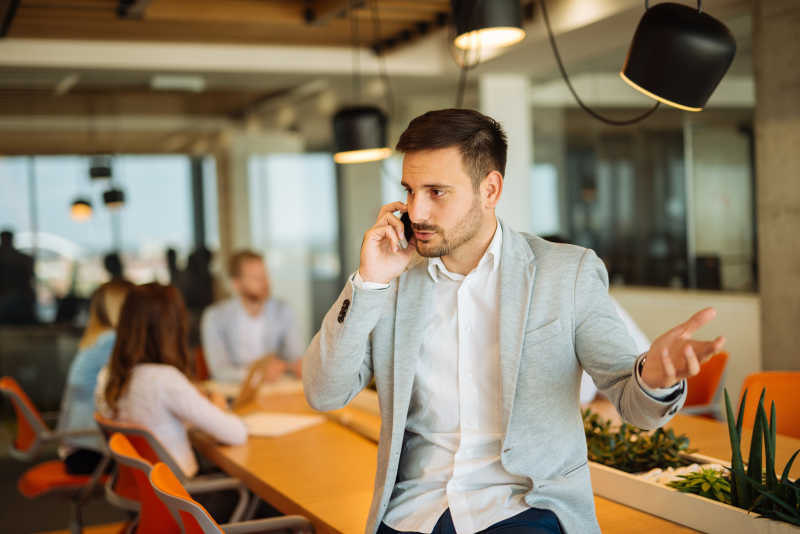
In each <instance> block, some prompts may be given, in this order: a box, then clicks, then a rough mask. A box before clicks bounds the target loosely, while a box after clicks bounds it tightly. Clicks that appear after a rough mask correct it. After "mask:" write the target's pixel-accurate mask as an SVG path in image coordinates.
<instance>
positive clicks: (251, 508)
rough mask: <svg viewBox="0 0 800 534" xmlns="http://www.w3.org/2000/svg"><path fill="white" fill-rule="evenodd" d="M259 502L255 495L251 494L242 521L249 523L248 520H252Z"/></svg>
mask: <svg viewBox="0 0 800 534" xmlns="http://www.w3.org/2000/svg"><path fill="white" fill-rule="evenodd" d="M260 502H261V499H259V498H258V496H257V495H255V494H253V495H251V496H250V504H248V506H247V511H246V512H245V513H244V517H243V518H242V521H249V520H250V519H253V516H254V515H256V509H257V508H258V503H260Z"/></svg>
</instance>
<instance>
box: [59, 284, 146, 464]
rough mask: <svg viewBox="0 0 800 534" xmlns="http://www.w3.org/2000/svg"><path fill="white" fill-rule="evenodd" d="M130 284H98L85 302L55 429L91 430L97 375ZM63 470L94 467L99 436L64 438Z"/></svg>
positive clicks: (100, 446)
mask: <svg viewBox="0 0 800 534" xmlns="http://www.w3.org/2000/svg"><path fill="white" fill-rule="evenodd" d="M132 287H133V284H131V283H130V282H125V281H117V280H113V281H111V282H106V283H105V284H103V285H101V286H100V287H98V288H97V289H96V290H95V292H94V294H93V295H92V300H91V304H90V306H89V322H88V324H87V326H86V331H85V332H84V334H83V337H82V338H81V341H80V345H79V348H80V351H79V352H78V354H77V355H76V356H75V358H74V359H73V360H72V363H71V364H70V367H69V373H68V374H67V383H66V385H65V387H64V395H63V397H62V399H61V410H60V412H59V415H58V426H57V429H58V431H59V432H69V431H76V430H92V429H96V428H97V426H96V424H95V422H94V418H93V414H94V411H95V404H94V391H95V387H96V385H97V375H98V373H99V372H100V369H102V368H103V366H104V365H106V363H108V359H109V358H110V357H111V352H112V350H113V349H114V343H115V340H116V333H115V331H114V328H115V327H116V325H117V320H118V318H119V312H120V308H122V304H123V302H124V301H125V297H126V295H127V294H128V291H129V290H130V289H131V288H132ZM59 455H60V456H61V457H62V458H63V459H64V461H65V463H66V467H67V471H68V472H70V473H72V474H86V473H91V472H92V471H94V469H95V467H97V464H98V463H99V462H100V460H101V459H102V457H103V443H102V438H101V437H100V436H99V435H98V436H81V437H73V438H69V439H66V440H64V442H63V443H62V444H61V447H60V448H59Z"/></svg>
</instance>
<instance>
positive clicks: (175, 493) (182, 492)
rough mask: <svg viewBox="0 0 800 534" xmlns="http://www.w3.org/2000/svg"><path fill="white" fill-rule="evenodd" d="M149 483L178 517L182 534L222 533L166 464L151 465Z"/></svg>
mask: <svg viewBox="0 0 800 534" xmlns="http://www.w3.org/2000/svg"><path fill="white" fill-rule="evenodd" d="M150 484H151V485H152V486H153V489H154V490H155V492H156V495H158V497H159V498H160V499H161V502H163V503H164V505H166V507H167V508H169V510H170V512H172V515H173V516H175V517H180V519H181V522H182V523H183V532H184V534H219V533H222V529H221V528H220V526H219V525H218V524H217V522H216V521H214V518H213V517H211V514H209V513H208V512H207V511H206V509H205V508H203V506H202V505H201V504H200V503H198V502H197V501H195V500H194V499H192V497H191V496H190V495H189V493H188V492H187V491H186V488H184V487H183V485H182V484H181V483H180V481H179V480H178V479H177V477H176V476H175V474H174V473H173V472H172V470H171V469H170V468H169V467H167V465H166V464H164V463H161V462H159V463H157V464H156V465H154V466H153V469H152V470H151V471H150Z"/></svg>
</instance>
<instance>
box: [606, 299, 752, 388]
mask: <svg viewBox="0 0 800 534" xmlns="http://www.w3.org/2000/svg"><path fill="white" fill-rule="evenodd" d="M610 293H611V295H612V296H613V297H614V298H615V299H617V301H619V303H620V304H621V305H622V307H623V308H625V310H627V311H628V313H630V315H631V317H633V319H634V320H635V321H636V323H637V324H638V325H639V327H641V329H642V331H643V332H644V333H645V334H647V336H648V337H649V338H650V339H651V340H652V339H655V338H656V337H658V336H659V335H660V334H662V333H663V332H665V331H667V330H669V329H670V328H672V327H673V326H675V325H677V324H679V323H681V322H683V321H685V320H686V319H688V318H689V317H691V315H692V314H693V313H694V312H696V311H699V310H701V309H703V308H705V307H708V306H713V307H714V308H716V310H717V317H716V318H715V319H714V320H713V321H712V322H710V323H709V324H707V325H706V326H704V327H703V328H701V329H700V330H698V331H697V333H696V334H695V336H694V337H695V339H713V338H715V337H716V336H725V339H726V342H725V350H727V351H728V353H729V354H730V358H729V359H728V367H727V370H726V374H725V387H727V388H728V392H729V393H730V395H731V399H736V398H738V396H739V390H740V389H741V387H742V382H743V381H744V378H745V377H746V376H747V375H748V374H750V373H756V372H758V371H760V370H761V319H760V317H761V301H760V298H759V296H758V295H757V294H755V293H720V292H713V291H685V290H669V289H656V288H631V287H612V288H611V291H610ZM734 402H735V401H734Z"/></svg>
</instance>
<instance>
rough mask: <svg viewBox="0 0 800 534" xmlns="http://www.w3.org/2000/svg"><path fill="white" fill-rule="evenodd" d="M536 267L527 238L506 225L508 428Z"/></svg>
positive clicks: (503, 349) (503, 313) (503, 314)
mask: <svg viewBox="0 0 800 534" xmlns="http://www.w3.org/2000/svg"><path fill="white" fill-rule="evenodd" d="M535 274H536V264H535V262H534V256H533V252H532V251H531V248H530V246H529V245H528V243H527V242H526V241H525V238H524V237H522V236H521V235H519V234H518V233H516V232H514V231H512V230H511V229H509V228H508V227H507V226H505V225H503V247H502V256H501V260H500V374H501V379H502V394H503V418H504V422H505V428H508V423H509V421H510V419H511V410H512V409H513V405H514V396H515V394H516V391H517V376H518V374H519V362H520V358H521V356H522V345H523V343H524V341H525V328H526V325H527V323H528V310H529V309H530V302H531V294H532V293H533V281H534V277H535Z"/></svg>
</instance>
